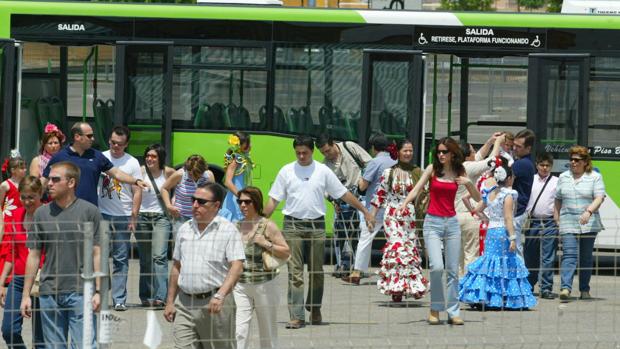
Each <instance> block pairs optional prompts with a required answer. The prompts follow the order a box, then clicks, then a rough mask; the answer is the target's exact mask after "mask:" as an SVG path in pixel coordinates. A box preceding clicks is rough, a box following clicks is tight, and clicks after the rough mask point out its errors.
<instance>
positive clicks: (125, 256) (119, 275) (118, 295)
mask: <svg viewBox="0 0 620 349" xmlns="http://www.w3.org/2000/svg"><path fill="white" fill-rule="evenodd" d="M102 216H103V219H104V220H107V221H110V233H111V235H110V236H111V239H110V241H111V243H112V246H111V251H110V252H111V255H112V301H113V302H114V304H125V303H126V302H127V273H128V272H129V251H130V248H131V244H130V241H129V239H130V238H131V232H130V231H129V227H128V225H129V220H130V219H131V217H129V216H109V215H107V214H102ZM102 301H104V302H105V301H107V300H106V297H102Z"/></svg>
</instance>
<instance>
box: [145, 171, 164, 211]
mask: <svg viewBox="0 0 620 349" xmlns="http://www.w3.org/2000/svg"><path fill="white" fill-rule="evenodd" d="M144 171H145V172H146V175H147V176H149V180H150V181H151V185H152V186H153V190H154V191H155V196H157V202H159V206H160V207H161V210H162V212H163V213H164V215H165V216H166V217H168V209H167V208H166V204H164V199H163V198H162V197H161V193H160V192H159V189H158V188H157V184H156V183H155V179H153V174H152V173H151V170H149V167H148V166H146V165H144ZM162 173H164V172H163V171H162ZM168 218H170V217H168Z"/></svg>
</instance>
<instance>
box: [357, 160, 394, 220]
mask: <svg viewBox="0 0 620 349" xmlns="http://www.w3.org/2000/svg"><path fill="white" fill-rule="evenodd" d="M396 162H397V161H396V160H394V159H392V158H391V157H390V154H389V153H388V152H384V151H382V152H379V153H377V156H375V157H374V159H372V160H370V161H369V162H368V163H367V164H366V169H364V175H363V176H362V178H364V180H365V181H367V182H368V183H369V184H368V188H367V189H366V205H367V207H368V208H370V206H371V205H370V202H371V201H372V198H373V197H374V196H375V192H376V191H377V187H379V181H380V180H381V175H382V174H383V171H385V170H386V169H387V168H390V167H392V166H394V165H396Z"/></svg>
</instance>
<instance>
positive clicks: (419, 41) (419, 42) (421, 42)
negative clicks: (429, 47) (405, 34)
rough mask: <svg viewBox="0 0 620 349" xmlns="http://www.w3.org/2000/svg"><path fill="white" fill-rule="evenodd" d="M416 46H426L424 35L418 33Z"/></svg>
mask: <svg viewBox="0 0 620 349" xmlns="http://www.w3.org/2000/svg"><path fill="white" fill-rule="evenodd" d="M418 44H420V45H426V44H428V41H427V40H426V38H425V37H424V33H420V37H419V38H418Z"/></svg>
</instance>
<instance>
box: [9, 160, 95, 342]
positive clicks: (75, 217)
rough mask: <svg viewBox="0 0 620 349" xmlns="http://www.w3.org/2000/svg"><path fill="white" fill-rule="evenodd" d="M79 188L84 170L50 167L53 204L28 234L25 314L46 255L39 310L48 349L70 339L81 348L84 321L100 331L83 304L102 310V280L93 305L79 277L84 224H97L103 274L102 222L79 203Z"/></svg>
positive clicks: (86, 205) (61, 164) (40, 212)
mask: <svg viewBox="0 0 620 349" xmlns="http://www.w3.org/2000/svg"><path fill="white" fill-rule="evenodd" d="M79 182H80V170H79V168H78V167H77V166H76V165H75V164H73V163H71V162H67V161H63V162H57V163H55V164H53V165H52V166H51V169H50V172H49V174H48V182H47V187H48V192H49V195H50V197H51V198H52V199H53V201H52V202H51V203H49V204H47V205H43V206H41V207H39V208H38V209H37V210H36V211H35V213H34V224H33V226H32V231H31V232H29V234H28V241H27V247H28V248H29V249H30V252H29V253H28V259H27V261H26V273H25V281H24V293H23V296H22V300H21V306H20V311H21V313H22V316H24V317H25V318H30V317H31V316H32V300H31V298H30V292H31V290H32V286H33V284H34V276H35V275H36V273H37V269H38V267H39V262H40V259H41V251H45V260H44V262H43V266H42V268H41V282H40V285H39V294H40V296H39V304H40V311H41V326H42V330H43V338H44V339H45V343H46V344H47V345H49V346H56V345H59V346H62V347H65V345H64V343H67V339H68V337H69V336H68V334H71V336H70V337H71V347H72V348H78V347H82V336H83V332H82V326H83V321H92V322H93V328H94V327H95V325H96V320H95V315H93V317H92V318H91V319H84V318H83V317H84V302H89V303H92V307H93V310H94V311H98V310H99V305H100V304H101V299H100V295H99V284H100V282H99V278H97V279H96V281H95V287H96V288H95V293H94V295H93V298H92V299H84V297H83V294H82V289H83V282H82V278H81V277H79V275H80V274H81V273H82V272H83V270H82V269H83V267H84V256H83V251H84V248H83V246H82V245H83V244H84V223H85V222H92V223H93V228H94V237H93V239H94V246H93V256H92V258H93V266H94V271H95V273H97V272H99V265H100V256H99V253H100V251H99V234H100V231H99V222H100V221H101V214H100V213H99V210H98V209H97V207H96V206H95V205H93V204H91V203H89V202H88V201H86V200H82V199H80V198H77V197H76V195H75V188H76V187H77V186H78V185H79ZM92 334H93V337H92V339H89V342H91V343H92V346H91V347H92V348H96V343H95V338H96V335H95V331H93V333H92Z"/></svg>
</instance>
